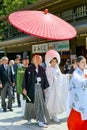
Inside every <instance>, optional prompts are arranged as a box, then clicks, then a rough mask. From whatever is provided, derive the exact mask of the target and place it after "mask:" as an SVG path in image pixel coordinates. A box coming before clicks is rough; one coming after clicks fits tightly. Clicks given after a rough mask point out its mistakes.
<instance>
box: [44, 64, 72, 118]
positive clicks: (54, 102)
mask: <svg viewBox="0 0 87 130" xmlns="http://www.w3.org/2000/svg"><path fill="white" fill-rule="evenodd" d="M46 75H47V79H48V82H49V85H50V87H49V88H47V90H46V93H45V99H46V105H47V109H48V112H49V115H50V116H51V117H55V116H57V114H58V113H62V112H64V111H65V110H66V102H67V96H68V86H69V75H65V74H62V73H61V71H60V69H59V66H58V65H57V66H55V67H51V66H49V67H47V69H46Z"/></svg>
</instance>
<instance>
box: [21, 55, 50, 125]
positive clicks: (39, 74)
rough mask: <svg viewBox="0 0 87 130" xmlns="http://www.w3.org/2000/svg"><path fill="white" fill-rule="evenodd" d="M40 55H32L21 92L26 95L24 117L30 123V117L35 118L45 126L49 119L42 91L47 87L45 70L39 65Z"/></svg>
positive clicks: (39, 123)
mask: <svg viewBox="0 0 87 130" xmlns="http://www.w3.org/2000/svg"><path fill="white" fill-rule="evenodd" d="M40 64H41V56H40V55H38V54H35V55H33V58H32V64H31V65H30V66H29V67H28V68H27V69H26V71H25V75H24V80H23V94H24V95H27V96H28V97H29V98H30V100H31V101H29V99H27V103H26V108H25V116H24V117H25V119H27V120H28V121H29V122H28V123H29V124H31V119H36V120H37V121H38V125H39V126H41V127H47V125H46V124H45V123H46V122H47V121H48V120H49V114H48V111H47V109H46V106H45V103H44V92H45V89H46V88H47V87H49V84H48V81H47V77H46V74H45V70H44V68H43V67H41V66H40Z"/></svg>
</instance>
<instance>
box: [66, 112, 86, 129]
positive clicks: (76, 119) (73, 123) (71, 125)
mask: <svg viewBox="0 0 87 130" xmlns="http://www.w3.org/2000/svg"><path fill="white" fill-rule="evenodd" d="M67 125H68V130H87V120H82V119H81V114H80V113H79V112H77V111H75V110H74V109H72V110H71V113H70V115H69V118H68V121H67Z"/></svg>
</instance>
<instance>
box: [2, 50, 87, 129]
mask: <svg viewBox="0 0 87 130" xmlns="http://www.w3.org/2000/svg"><path fill="white" fill-rule="evenodd" d="M60 61H61V58H60V55H59V53H58V52H56V51H55V50H49V51H48V52H47V53H46V55H45V63H44V64H43V63H42V57H41V56H40V55H39V54H34V55H32V60H31V61H30V60H29V56H28V53H27V52H24V53H23V56H22V62H21V56H20V55H16V58H15V60H10V61H8V58H7V57H6V56H4V57H2V59H1V60H0V93H1V106H2V110H3V111H4V112H6V111H7V110H9V111H13V108H12V102H13V100H15V98H16V97H15V91H16V95H17V103H18V107H21V108H22V116H23V117H24V119H26V120H27V121H28V122H27V123H28V124H29V125H30V124H31V123H32V119H35V120H36V121H37V123H38V125H39V126H40V127H47V123H48V122H49V120H50V119H52V120H53V121H55V122H57V123H59V122H60V120H59V118H58V114H59V113H62V112H64V111H68V120H67V126H68V130H77V129H78V130H87V102H86V97H87V78H86V76H85V75H84V70H85V69H86V59H85V57H83V56H79V57H77V58H74V59H73V60H72V65H70V61H69V60H67V62H66V64H65V66H64V72H65V74H63V73H62V72H61V70H60V67H59V64H60ZM29 62H31V64H29ZM6 98H8V104H7V102H6ZM67 106H68V107H67Z"/></svg>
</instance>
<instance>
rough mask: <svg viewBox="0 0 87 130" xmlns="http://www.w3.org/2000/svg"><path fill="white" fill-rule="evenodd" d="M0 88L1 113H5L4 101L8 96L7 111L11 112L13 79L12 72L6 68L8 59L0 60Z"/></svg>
mask: <svg viewBox="0 0 87 130" xmlns="http://www.w3.org/2000/svg"><path fill="white" fill-rule="evenodd" d="M0 81H1V83H0V88H1V104H2V108H3V111H4V112H6V102H5V99H6V97H7V96H8V106H7V107H8V109H9V110H10V111H13V109H12V98H13V94H12V86H13V85H14V79H13V75H12V70H11V68H10V66H8V58H7V57H5V56H4V57H3V58H2V65H0Z"/></svg>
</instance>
